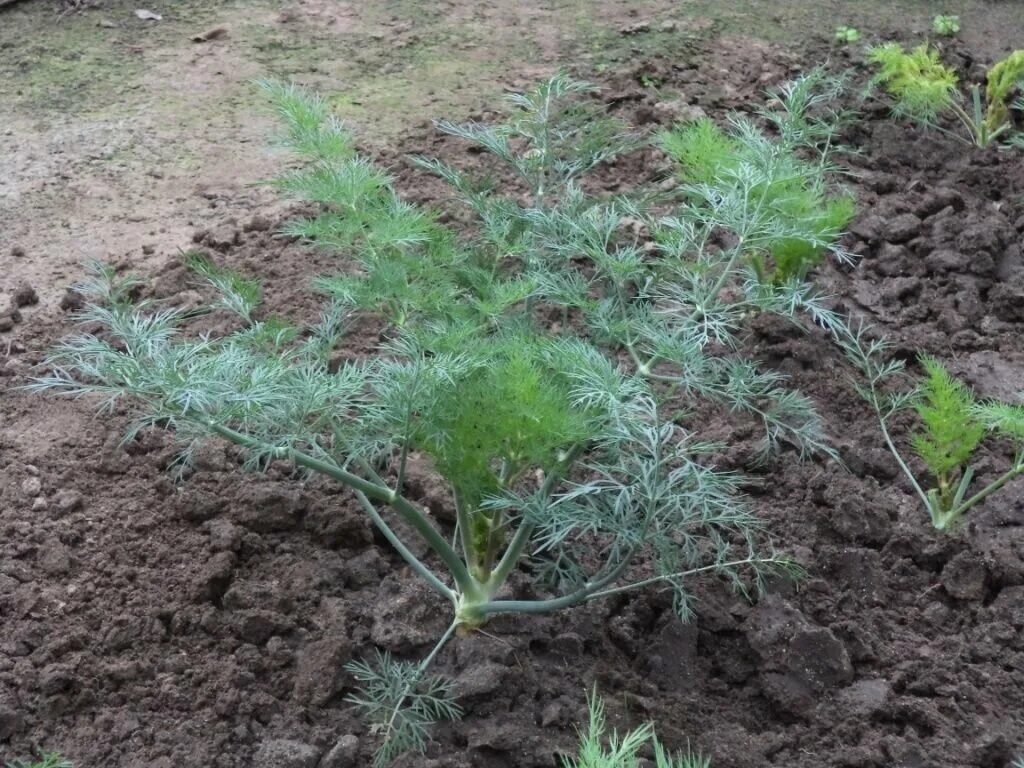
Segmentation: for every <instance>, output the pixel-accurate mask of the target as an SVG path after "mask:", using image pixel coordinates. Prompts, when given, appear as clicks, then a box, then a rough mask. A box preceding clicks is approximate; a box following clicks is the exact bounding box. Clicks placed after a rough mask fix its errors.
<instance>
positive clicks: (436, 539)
mask: <svg viewBox="0 0 1024 768" xmlns="http://www.w3.org/2000/svg"><path fill="white" fill-rule="evenodd" d="M207 426H208V427H209V429H210V430H211V431H212V432H213V433H214V434H216V435H219V436H221V437H223V438H224V439H225V440H230V441H231V442H233V443H236V444H237V445H241V446H242V447H244V448H250V449H254V450H259V451H263V452H266V453H270V454H273V455H276V456H279V457H280V458H282V459H288V460H290V461H292V462H294V463H295V464H298V465H299V466H300V467H305V468H306V469H312V470H313V471H314V472H319V473H320V474H323V475H327V476H328V477H331V478H333V479H335V480H337V481H338V482H339V483H341V484H342V485H346V486H348V487H349V488H351V489H352V490H354V491H359V492H361V493H362V494H364V495H365V496H366V497H367V498H368V499H374V500H376V501H383V502H385V503H387V504H390V505H391V507H392V508H393V509H394V510H395V511H396V512H397V513H398V514H399V515H400V516H401V517H402V519H404V520H405V521H406V522H407V523H409V525H411V526H412V527H413V528H415V529H416V532H417V533H419V534H420V536H422V537H423V539H424V540H425V541H426V542H427V545H428V546H429V547H430V548H431V549H432V550H434V553H435V554H436V555H437V556H438V557H439V558H441V562H443V563H444V564H445V567H446V568H447V569H448V572H449V573H450V574H451V576H452V578H453V579H454V580H455V583H456V585H458V587H459V590H460V591H462V592H469V593H476V592H478V591H479V584H478V582H477V581H476V579H474V578H473V577H472V576H471V575H470V573H469V571H468V570H467V568H466V566H465V564H464V563H463V562H462V560H461V559H460V558H459V555H458V553H457V552H456V551H455V550H454V549H452V547H451V546H450V545H449V544H448V542H447V541H445V539H444V537H443V536H442V535H441V534H440V533H438V532H437V531H436V530H434V527H433V526H432V525H431V524H430V521H429V520H428V519H427V518H426V516H425V515H424V514H423V513H422V512H421V511H420V510H419V509H417V508H416V507H415V506H414V505H413V504H412V503H411V502H409V501H408V500H407V499H406V498H405V497H403V496H399V495H398V494H397V493H396V492H395V491H393V490H392V489H391V488H388V487H386V486H383V485H377V484H375V483H372V482H370V481H369V480H366V479H364V478H362V477H359V475H354V474H352V473H351V472H348V471H346V470H344V469H342V468H341V467H339V466H338V465H337V464H334V463H331V462H327V461H322V460H321V459H317V458H314V457H313V456H310V455H309V454H306V453H303V452H302V451H299V450H296V449H294V448H275V447H274V446H272V445H268V444H266V443H264V442H263V441H261V440H258V439H256V438H254V437H252V436H250V435H246V434H244V433H242V432H237V431H235V430H233V429H231V428H230V427H226V426H224V425H222V424H218V423H216V422H208V423H207Z"/></svg>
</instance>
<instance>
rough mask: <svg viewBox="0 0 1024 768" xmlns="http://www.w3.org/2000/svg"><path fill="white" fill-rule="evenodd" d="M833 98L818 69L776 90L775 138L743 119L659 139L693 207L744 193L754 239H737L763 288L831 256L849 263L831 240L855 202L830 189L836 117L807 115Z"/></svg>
mask: <svg viewBox="0 0 1024 768" xmlns="http://www.w3.org/2000/svg"><path fill="white" fill-rule="evenodd" d="M838 94H839V85H838V84H837V83H836V82H834V81H830V80H828V79H827V78H826V77H825V75H824V74H823V73H822V72H820V71H816V72H814V73H811V74H810V75H808V76H805V77H804V78H801V79H800V80H798V81H795V82H794V83H792V84H790V85H788V86H786V87H785V88H784V89H783V90H782V91H780V92H778V93H776V94H775V102H776V106H777V108H776V109H775V110H771V111H767V112H766V113H765V115H766V116H767V117H769V118H771V119H773V120H774V121H776V122H777V124H778V125H779V128H780V130H779V138H778V139H777V140H773V139H770V138H769V137H767V136H766V135H765V134H764V133H762V132H761V131H759V130H758V129H757V128H756V127H755V126H754V125H753V124H752V123H751V122H750V121H749V120H747V119H745V118H741V117H735V118H733V119H732V120H731V122H730V125H729V130H728V131H726V130H723V129H722V128H720V127H719V126H718V125H717V124H716V123H714V122H713V121H711V120H709V119H700V120H696V121H694V122H691V123H686V124H682V125H678V126H676V127H675V128H674V129H672V130H671V131H669V132H667V133H665V134H662V136H661V139H660V141H661V146H662V148H663V149H664V150H665V152H666V153H667V154H669V155H670V156H671V157H672V158H673V159H674V160H676V161H677V162H678V163H679V165H680V166H681V171H680V176H681V178H682V181H683V183H684V186H683V191H684V192H686V193H687V194H688V195H689V196H690V198H691V200H693V201H694V202H695V203H696V204H699V205H704V206H719V205H720V201H722V200H724V199H732V198H734V197H736V196H737V195H738V193H740V192H742V195H743V199H744V200H745V203H744V205H743V209H742V210H743V212H744V213H743V215H747V216H753V217H754V219H755V220H756V225H755V226H756V236H755V237H747V238H745V239H744V241H743V250H744V256H743V258H744V260H745V261H746V263H747V264H748V265H749V266H750V267H751V268H752V269H753V270H754V272H755V277H756V279H757V281H758V282H759V283H761V284H767V283H773V284H776V285H779V284H785V283H789V282H791V281H802V280H803V279H804V278H805V277H806V276H807V273H808V272H809V271H810V270H811V269H813V268H814V267H815V266H817V265H818V264H819V263H821V260H822V259H823V258H824V254H825V253H827V252H829V251H831V252H833V253H835V254H836V255H837V256H839V257H840V258H841V259H845V258H848V257H847V255H846V253H845V252H844V251H843V250H842V249H841V248H839V247H838V246H837V243H838V240H839V236H840V234H841V233H842V232H843V230H844V228H845V226H846V225H847V224H848V223H849V221H850V219H851V218H852V217H853V214H854V200H853V197H852V196H851V195H849V194H848V193H845V192H843V191H842V190H840V189H836V188H834V187H833V185H831V184H830V176H831V175H833V173H832V172H834V171H835V170H836V168H835V166H834V165H833V164H832V161H831V156H832V154H833V153H834V151H835V149H836V147H835V143H834V138H835V137H834V131H835V127H836V125H837V123H838V119H837V116H836V115H835V113H826V118H825V119H821V118H819V119H815V118H813V117H810V116H809V115H811V114H812V113H813V112H814V110H815V109H821V108H822V107H823V106H825V105H828V104H829V103H830V102H832V101H834V99H835V98H836V97H837V96H838ZM809 147H810V148H813V149H814V150H817V157H816V159H815V160H808V159H805V153H806V152H805V151H806V150H807V149H808V148H809ZM751 229H752V230H753V229H754V227H751Z"/></svg>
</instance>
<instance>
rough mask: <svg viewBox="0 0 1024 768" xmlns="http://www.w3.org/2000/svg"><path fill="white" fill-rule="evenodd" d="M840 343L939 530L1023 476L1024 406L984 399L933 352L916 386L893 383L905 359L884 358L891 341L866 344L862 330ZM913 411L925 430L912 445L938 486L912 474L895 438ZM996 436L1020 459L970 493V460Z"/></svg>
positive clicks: (889, 442) (859, 387)
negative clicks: (895, 422)
mask: <svg viewBox="0 0 1024 768" xmlns="http://www.w3.org/2000/svg"><path fill="white" fill-rule="evenodd" d="M840 344H841V346H842V347H843V348H844V350H845V351H846V354H847V356H848V357H849V359H850V360H851V361H852V362H853V363H854V365H856V367H857V368H858V370H859V371H860V373H861V374H862V375H863V377H864V380H865V381H866V384H857V390H858V392H859V393H860V394H861V396H862V397H863V398H864V399H865V400H867V402H868V403H869V404H870V405H871V407H872V409H873V410H874V411H875V414H876V416H877V418H878V423H879V425H880V427H881V430H882V436H883V438H884V440H885V444H886V447H887V448H888V449H889V451H890V453H891V454H892V455H893V457H894V459H895V460H896V463H897V464H898V465H899V467H900V470H901V471H902V472H903V474H904V475H905V476H906V478H907V480H908V481H909V482H910V485H911V487H912V488H913V489H914V492H915V493H916V494H917V496H918V498H919V499H920V500H921V503H922V505H923V506H924V508H925V509H926V510H927V511H928V514H929V516H930V517H931V521H932V525H933V526H935V528H936V529H938V530H940V531H947V530H951V529H953V528H955V527H956V526H957V525H959V523H960V521H961V518H962V516H963V515H964V514H965V513H966V512H967V511H968V510H969V509H971V508H972V507H974V506H976V505H977V504H980V503H981V502H982V501H984V500H985V499H986V498H987V497H988V496H989V495H990V494H992V493H995V492H996V491H998V490H999V489H1000V488H1002V487H1003V486H1004V485H1006V484H1007V483H1009V482H1010V481H1012V480H1014V479H1015V478H1016V477H1018V476H1019V475H1022V474H1024V406H1021V405H1012V404H1009V403H1003V402H999V401H991V400H990V401H984V402H982V401H978V400H977V399H976V398H975V396H974V393H973V392H972V391H971V390H970V388H968V387H967V385H965V384H964V383H963V382H962V381H960V380H958V379H956V378H955V377H954V376H952V375H951V374H950V373H949V371H948V370H946V368H945V367H944V366H943V365H942V364H941V363H940V362H939V361H938V360H936V359H934V358H932V357H928V356H927V355H925V356H922V357H921V358H920V363H921V367H922V369H923V371H924V376H923V377H922V379H921V380H920V381H919V382H918V384H917V386H915V387H912V388H910V389H906V388H900V387H898V386H892V385H893V384H894V380H895V379H896V378H897V377H898V376H899V374H900V373H901V372H902V371H903V369H904V365H903V362H902V361H900V360H884V359H883V358H884V356H885V353H886V352H887V351H888V350H889V349H890V348H891V344H890V343H889V342H886V341H884V340H871V341H868V340H867V339H866V338H865V334H864V331H863V329H858V330H857V331H853V330H851V331H850V332H849V334H848V336H847V338H846V339H845V340H842V341H841V342H840ZM908 409H909V410H911V411H912V412H913V413H914V415H915V416H916V417H917V422H918V425H919V426H918V427H917V429H916V430H915V432H914V433H913V434H912V435H911V437H910V446H911V448H912V450H913V452H914V453H915V454H916V455H917V457H918V459H920V461H921V462H922V463H923V464H924V466H925V467H926V468H927V470H928V473H929V474H930V475H931V478H932V480H933V481H934V485H933V486H932V487H928V484H927V483H926V482H925V481H924V480H922V479H920V478H919V476H918V475H917V474H916V473H915V472H914V470H913V469H912V468H911V465H910V462H909V461H908V460H907V459H906V458H905V457H904V455H903V453H902V452H901V451H900V449H899V448H898V447H897V445H896V441H895V440H894V439H893V437H892V433H891V430H890V426H891V420H892V419H893V417H894V416H896V415H897V414H898V413H900V412H901V411H905V410H908ZM990 436H991V437H996V438H1002V439H1004V440H1008V441H1009V442H1010V444H1011V445H1012V446H1013V449H1014V458H1013V460H1012V462H1011V464H1010V468H1009V469H1007V470H1006V471H1005V472H1003V474H1001V475H999V476H998V477H996V478H995V479H994V480H992V481H991V482H989V483H987V484H986V485H983V486H982V487H980V488H978V489H976V490H974V492H973V493H972V492H971V490H972V483H973V480H974V468H973V467H972V464H971V463H972V461H973V460H974V458H975V455H976V453H977V449H978V447H979V446H980V445H981V443H982V441H983V440H985V438H986V437H990Z"/></svg>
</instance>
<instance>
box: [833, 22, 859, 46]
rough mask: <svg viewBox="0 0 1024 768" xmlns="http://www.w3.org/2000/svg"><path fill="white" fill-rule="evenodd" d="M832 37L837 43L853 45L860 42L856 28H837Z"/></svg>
mask: <svg viewBox="0 0 1024 768" xmlns="http://www.w3.org/2000/svg"><path fill="white" fill-rule="evenodd" d="M833 37H834V39H835V41H836V42H837V43H842V44H843V45H853V44H854V43H859V42H860V38H861V34H860V30H859V29H857V28H856V27H847V26H838V27H836V31H835V34H834V35H833Z"/></svg>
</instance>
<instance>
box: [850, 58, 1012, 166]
mask: <svg viewBox="0 0 1024 768" xmlns="http://www.w3.org/2000/svg"><path fill="white" fill-rule="evenodd" d="M868 61H870V62H871V63H873V64H876V65H877V66H878V73H877V74H876V75H875V76H874V78H873V81H872V82H873V83H874V84H876V85H879V86H881V87H882V89H883V90H884V91H885V92H886V93H888V94H889V95H890V96H892V97H893V99H894V103H893V113H894V114H896V115H897V116H899V117H906V118H909V119H911V120H914V121H916V122H918V123H921V124H923V125H925V126H927V127H929V128H933V129H935V130H938V131H940V132H942V133H944V134H946V135H947V136H950V137H952V138H954V139H956V140H957V141H959V142H961V143H964V144H968V145H972V146H977V147H981V148H984V147H987V146H989V145H990V144H992V143H993V142H994V141H996V140H997V139H1001V138H1004V137H1005V136H1006V135H1007V134H1009V133H1011V132H1013V131H1014V125H1013V120H1012V116H1011V109H1013V108H1017V109H1019V108H1021V106H1024V102H1022V101H1021V99H1020V95H1021V91H1022V85H1024V51H1014V52H1013V53H1011V54H1010V55H1009V56H1007V57H1006V58H1005V59H1003V60H1002V61H999V62H997V63H996V64H994V65H993V66H992V68H991V69H990V70H989V71H988V74H987V76H986V82H985V87H984V91H983V89H982V87H981V85H979V84H977V83H972V84H970V85H969V86H968V95H967V96H966V97H965V96H964V94H963V93H962V92H961V90H960V80H959V78H958V77H957V74H956V72H955V71H954V70H953V68H952V67H949V66H947V65H946V64H943V63H942V60H941V58H940V54H939V51H938V50H937V49H935V48H933V47H931V46H930V45H928V44H927V43H923V44H921V45H919V46H917V47H916V48H914V49H912V50H910V51H905V50H904V49H903V47H902V46H900V45H899V43H885V44H884V45H879V46H874V47H872V48H870V49H869V50H868ZM1015 98H1016V100H1014V99H1015ZM943 115H948V116H951V117H953V118H955V120H956V121H957V122H958V123H959V124H960V126H961V128H962V129H963V132H964V133H966V136H965V135H964V133H960V132H957V131H954V130H950V129H948V128H946V127H944V126H943V125H941V124H940V123H939V118H940V117H942V116H943Z"/></svg>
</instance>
